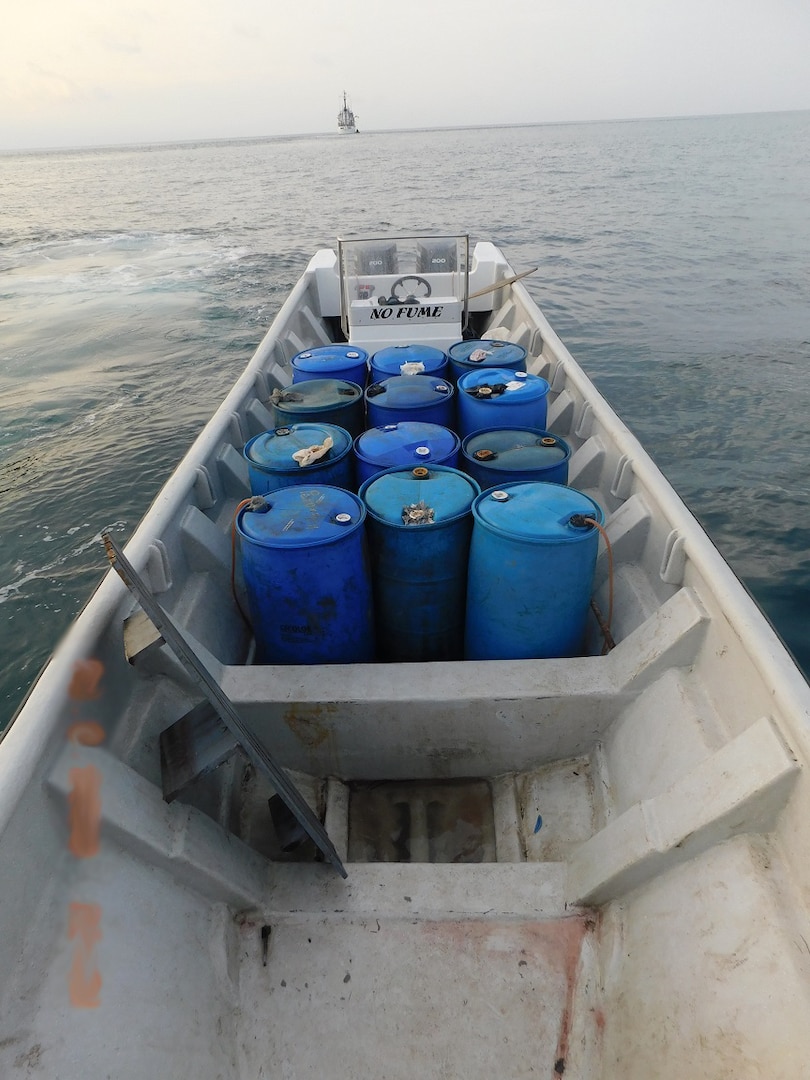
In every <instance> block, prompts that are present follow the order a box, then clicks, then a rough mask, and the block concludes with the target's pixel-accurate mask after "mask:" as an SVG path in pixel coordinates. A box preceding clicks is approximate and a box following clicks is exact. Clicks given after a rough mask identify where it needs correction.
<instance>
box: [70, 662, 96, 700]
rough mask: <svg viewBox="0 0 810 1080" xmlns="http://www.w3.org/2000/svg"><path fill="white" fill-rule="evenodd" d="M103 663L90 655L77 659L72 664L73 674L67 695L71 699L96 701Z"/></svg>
mask: <svg viewBox="0 0 810 1080" xmlns="http://www.w3.org/2000/svg"><path fill="white" fill-rule="evenodd" d="M103 674H104V665H103V664H102V662H101V661H100V660H96V659H94V658H93V657H90V658H89V659H87V660H77V661H76V663H75V664H74V665H73V676H72V678H71V680H70V686H69V687H68V696H69V697H70V699H71V700H72V701H96V700H97V699H98V698H100V697H101V688H100V686H99V683H100V682H101V676H102V675H103Z"/></svg>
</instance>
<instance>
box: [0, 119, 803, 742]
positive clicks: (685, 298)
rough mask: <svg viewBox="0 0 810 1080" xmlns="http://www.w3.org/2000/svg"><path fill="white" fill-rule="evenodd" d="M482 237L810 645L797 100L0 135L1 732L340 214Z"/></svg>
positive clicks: (769, 606)
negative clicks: (104, 540)
mask: <svg viewBox="0 0 810 1080" xmlns="http://www.w3.org/2000/svg"><path fill="white" fill-rule="evenodd" d="M412 231H416V232H418V231H423V232H432V231H437V232H443V233H455V232H469V233H470V234H471V237H472V238H473V239H491V240H493V241H495V242H496V243H497V244H498V245H500V246H501V247H502V248H503V249H504V250H505V252H506V255H507V257H508V258H509V260H510V262H511V263H512V264H513V266H514V267H515V269H516V270H518V271H520V270H523V269H528V268H529V267H532V266H537V267H538V268H539V269H538V271H537V273H535V274H534V275H533V276H531V277H529V278H527V279H526V285H527V288H528V289H529V291H530V293H531V294H532V295H533V296H534V298H535V299H536V300H537V302H538V303H539V304H540V306H541V307H542V308H543V309H544V310H545V312H546V314H547V315H548V316H549V319H550V321H551V323H552V325H553V326H554V327H555V329H556V330H557V332H558V333H559V334H560V336H561V337H562V339H563V340H564V341H565V343H566V344H567V345H568V347H569V348H570V349H571V351H572V352H573V354H574V356H575V357H576V358H577V359H578V360H579V362H580V363H581V364H582V365H583V366H584V368H585V370H586V371H587V372H588V373H589V374H590V376H591V377H592V378H593V380H594V381H595V383H596V385H597V386H598V387H599V388H600V390H601V391H602V392H603V393H604V394H605V396H606V397H607V398H608V399H609V400H610V401H611V402H612V403H613V405H614V406H615V407H616V408H617V410H618V411H619V413H620V415H621V416H622V418H623V419H624V420H625V422H626V423H627V424H628V425H629V426H630V428H631V429H632V430H633V431H634V432H635V434H636V435H637V436H638V437H639V438H640V439H641V441H642V443H644V445H645V446H646V447H647V449H648V451H649V452H650V453H651V455H652V457H653V458H654V459H655V461H656V462H657V463H658V464H659V466H660V467H661V468H662V469H663V471H664V472H665V473H666V475H667V476H668V477H669V479H670V480H671V481H672V483H673V484H674V486H675V488H676V489H677V490H678V491H679V492H680V494H681V495H682V497H683V498H684V499H685V501H686V502H687V504H688V505H689V507H690V508H691V509H692V511H693V512H694V513H695V514H696V515H697V516H698V517H699V518H700V520H701V521H702V522H703V524H704V525H705V527H706V528H707V530H708V532H709V534H710V535H711V537H712V538H713V540H714V542H715V543H716V545H717V546H718V548H719V549H720V551H721V552H722V553H723V555H724V556H725V558H726V559H727V560H728V562H729V563H730V564H731V566H732V568H733V569H734V570H735V571H736V573H737V575H738V576H739V577H740V578H741V579H742V580H743V582H744V583H745V584H746V586H747V587H748V589H749V590H750V592H751V593H752V594H753V595H754V597H755V598H756V599H757V601H758V602H759V604H760V605H761V607H762V608H763V610H764V611H765V613H766V614H767V615H768V617H769V618H770V619H771V621H772V623H773V624H774V625H775V627H776V629H777V630H778V632H779V633H780V634H781V636H782V638H783V639H784V641H785V642H786V644H787V645H788V646H789V648H790V649H791V650H792V651H793V653H794V655H795V656H796V658H797V660H798V662H799V663H800V665H801V666H802V667H803V669H804V671H805V672H807V671H808V670H810V618H809V616H810V479H809V477H810V113H807V112H800V113H783V114H763V115H748V116H721V117H705V118H699V119H673V120H640V121H633V122H614V123H600V124H566V125H543V126H524V127H512V128H510V127H501V128H478V129H475V128H472V129H456V130H441V131H438V130H419V131H407V132H389V133H386V132H380V133H376V132H368V133H363V134H361V135H357V136H339V135H322V136H312V137H309V136H307V137H297V138H268V139H260V140H249V141H245V140H240V141H224V142H203V143H185V144H178V145H154V146H130V147H117V148H108V149H85V150H75V151H53V152H50V151H49V152H27V153H20V154H14V153H6V154H0V527H1V528H2V545H1V546H0V729H2V727H3V726H4V725H5V724H6V723H7V722H8V720H9V718H10V717H11V716H12V714H13V712H14V710H15V708H16V707H17V706H18V704H19V702H20V701H21V700H22V698H23V697H24V695H25V693H26V690H27V688H28V686H29V685H30V684H31V682H32V681H33V680H34V679H35V677H36V675H37V672H38V671H39V669H40V667H41V666H42V664H43V663H44V662H45V660H46V659H47V657H48V655H49V653H50V652H51V650H52V649H53V647H54V646H55V645H56V643H57V642H58V640H59V638H60V636H61V635H62V634H63V633H64V631H65V629H66V628H67V627H68V625H69V624H70V622H71V620H72V619H73V618H74V616H75V615H76V614H77V612H78V611H79V610H80V608H81V606H82V604H83V603H84V602H85V600H86V599H87V597H88V596H89V595H90V593H91V591H92V590H93V588H94V587H95V586H96V584H97V583H98V582H99V580H100V578H101V577H102V575H103V574H104V572H105V569H106V560H105V556H104V552H103V548H102V545H101V541H100V539H99V534H100V532H101V530H102V529H103V528H108V529H110V530H111V531H112V532H113V533H114V534H116V535H117V536H118V537H119V538H120V539H121V540H126V539H127V538H128V537H129V535H130V534H131V533H132V532H133V530H134V528H135V526H136V524H137V522H138V520H139V518H140V517H141V516H142V514H143V513H144V511H145V510H146V509H147V507H148V506H149V504H150V502H151V501H152V499H153V498H154V497H155V495H156V494H157V492H158V490H159V489H160V487H161V485H162V484H163V482H164V481H165V480H166V479H167V477H168V476H169V474H170V473H171V471H172V469H173V468H174V466H175V464H176V462H177V461H178V460H179V458H180V457H181V455H182V454H183V453H184V451H185V450H186V449H187V447H188V445H189V444H190V442H191V441H192V439H193V438H194V436H195V435H196V434H197V433H198V431H199V430H200V428H201V427H202V426H203V425H204V424H205V422H206V419H207V418H208V416H209V415H210V414H211V412H212V411H213V410H214V408H215V407H216V406H217V404H218V403H219V401H220V400H221V399H222V397H223V395H224V394H225V392H226V391H227V390H228V388H229V387H230V385H231V384H232V383H233V381H234V380H235V378H236V377H237V375H238V374H239V373H240V371H241V370H242V368H243V367H244V365H245V364H246V363H247V361H248V360H249V358H250V356H251V354H252V352H253V350H254V348H255V347H256V345H257V344H258V342H259V341H260V339H261V337H262V336H263V334H264V332H265V330H266V329H267V327H268V326H269V325H270V323H271V321H272V319H273V317H274V315H275V314H276V312H277V311H278V309H279V307H280V305H281V303H282V301H283V300H284V298H285V296H286V295H287V293H288V291H289V290H290V288H291V286H292V285H293V284H294V282H295V281H296V280H297V278H298V277H299V276H300V274H301V272H302V271H303V269H304V267H305V266H306V263H307V261H308V259H309V257H310V255H311V254H312V252H313V251H314V250H315V249H317V248H319V247H323V246H331V245H332V244H333V243H334V240H335V238H336V236H338V235H352V234H354V235H382V234H386V233H392V234H394V235H396V234H398V233H402V232H412Z"/></svg>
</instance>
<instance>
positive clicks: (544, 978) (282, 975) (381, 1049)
mask: <svg viewBox="0 0 810 1080" xmlns="http://www.w3.org/2000/svg"><path fill="white" fill-rule="evenodd" d="M405 899H406V900H407V897H405ZM586 933H587V930H586V921H585V919H584V918H582V917H580V918H563V919H554V920H550V921H528V920H514V919H505V918H503V917H496V918H491V919H480V920H467V919H461V920H457V921H456V920H447V919H441V920H433V919H427V920H425V919H419V918H412V919H390V918H389V919H378V918H376V917H375V918H364V919H357V920H354V919H352V920H349V921H348V922H343V923H335V922H334V921H332V920H328V919H325V918H317V917H312V918H302V919H299V920H293V919H288V920H285V921H284V922H282V923H280V924H276V925H274V926H273V928H272V932H271V934H270V938H269V942H268V950H267V960H266V964H263V963H262V962H261V960H260V959H259V955H258V954H259V951H260V948H261V946H260V945H259V935H258V934H256V933H253V934H252V935H251V934H250V932H249V928H248V927H246V928H245V934H246V936H247V940H246V942H245V944H246V946H250V947H249V948H246V950H245V954H246V957H248V956H249V957H250V960H248V959H246V960H245V961H244V962H243V964H242V968H241V972H240V993H241V997H242V1000H243V1002H244V1003H245V1004H246V1005H247V1004H248V1003H249V1020H248V1021H247V1022H246V1023H244V1024H243V1026H242V1029H241V1032H240V1042H241V1051H242V1053H243V1054H244V1061H245V1065H246V1070H245V1075H251V1076H271V1075H272V1076H284V1077H287V1076H289V1077H316V1076H317V1077H322V1076H331V1077H358V1078H359V1077H372V1076H373V1077H379V1078H382V1077H385V1078H390V1080H395V1078H397V1080H398V1078H402V1080H405V1078H409V1080H410V1078H413V1077H415V1076H435V1077H458V1076H467V1077H492V1076H509V1077H514V1078H516V1077H529V1076H537V1075H547V1076H554V1075H555V1073H556V1075H561V1074H562V1073H563V1071H564V1070H565V1067H566V1058H567V1056H568V1052H569V1040H570V1034H571V1032H570V1028H571V1017H572V1003H573V996H574V990H575V974H576V970H577V965H578V962H579V956H580V952H581V946H582V939H583V936H584V935H585V934H586ZM251 954H252V955H251ZM251 961H252V962H251ZM302 1033H308V1034H307V1035H306V1036H303V1034H302Z"/></svg>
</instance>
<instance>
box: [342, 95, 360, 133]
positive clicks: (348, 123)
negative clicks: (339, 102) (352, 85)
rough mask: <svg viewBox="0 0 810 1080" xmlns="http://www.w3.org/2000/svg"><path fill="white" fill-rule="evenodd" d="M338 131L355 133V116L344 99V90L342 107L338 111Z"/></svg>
mask: <svg viewBox="0 0 810 1080" xmlns="http://www.w3.org/2000/svg"><path fill="white" fill-rule="evenodd" d="M337 121H338V131H339V132H340V133H341V134H342V135H356V134H357V117H356V116H355V115H354V113H353V112H352V109H351V106H350V105H349V103H348V101H347V100H346V91H345V90H344V91H343V108H342V109H341V110H340V112H339V113H338V117H337Z"/></svg>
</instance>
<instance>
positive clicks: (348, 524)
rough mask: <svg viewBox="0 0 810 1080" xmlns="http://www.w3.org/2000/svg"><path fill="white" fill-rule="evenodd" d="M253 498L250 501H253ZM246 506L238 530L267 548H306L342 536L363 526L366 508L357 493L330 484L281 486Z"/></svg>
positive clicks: (239, 520) (241, 512)
mask: <svg viewBox="0 0 810 1080" xmlns="http://www.w3.org/2000/svg"><path fill="white" fill-rule="evenodd" d="M253 501H254V500H251V502H253ZM261 501H262V502H263V503H264V506H263V507H261V508H259V509H252V508H251V507H250V506H246V507H244V508H243V509H242V510H241V511H240V513H239V517H238V518H237V525H238V528H239V532H240V533H241V534H242V536H244V537H245V538H246V539H248V540H250V541H252V542H253V543H256V544H260V545H262V546H264V547H278V548H291V547H295V548H303V547H315V546H317V545H318V544H329V543H333V542H334V541H337V540H340V539H342V538H343V537H344V536H347V535H348V534H349V533H351V532H353V531H354V530H355V529H356V528H359V526H360V525H362V523H363V521H364V520H365V517H366V508H365V506H364V505H363V503H362V502H361V501H360V499H358V497H357V496H356V495H353V494H352V493H351V492H350V491H344V490H343V488H336V487H330V486H328V485H327V484H318V485H317V486H316V485H297V486H294V487H285V488H279V489H278V490H277V491H271V492H270V493H269V494H268V495H264V496H262V497H261Z"/></svg>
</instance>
